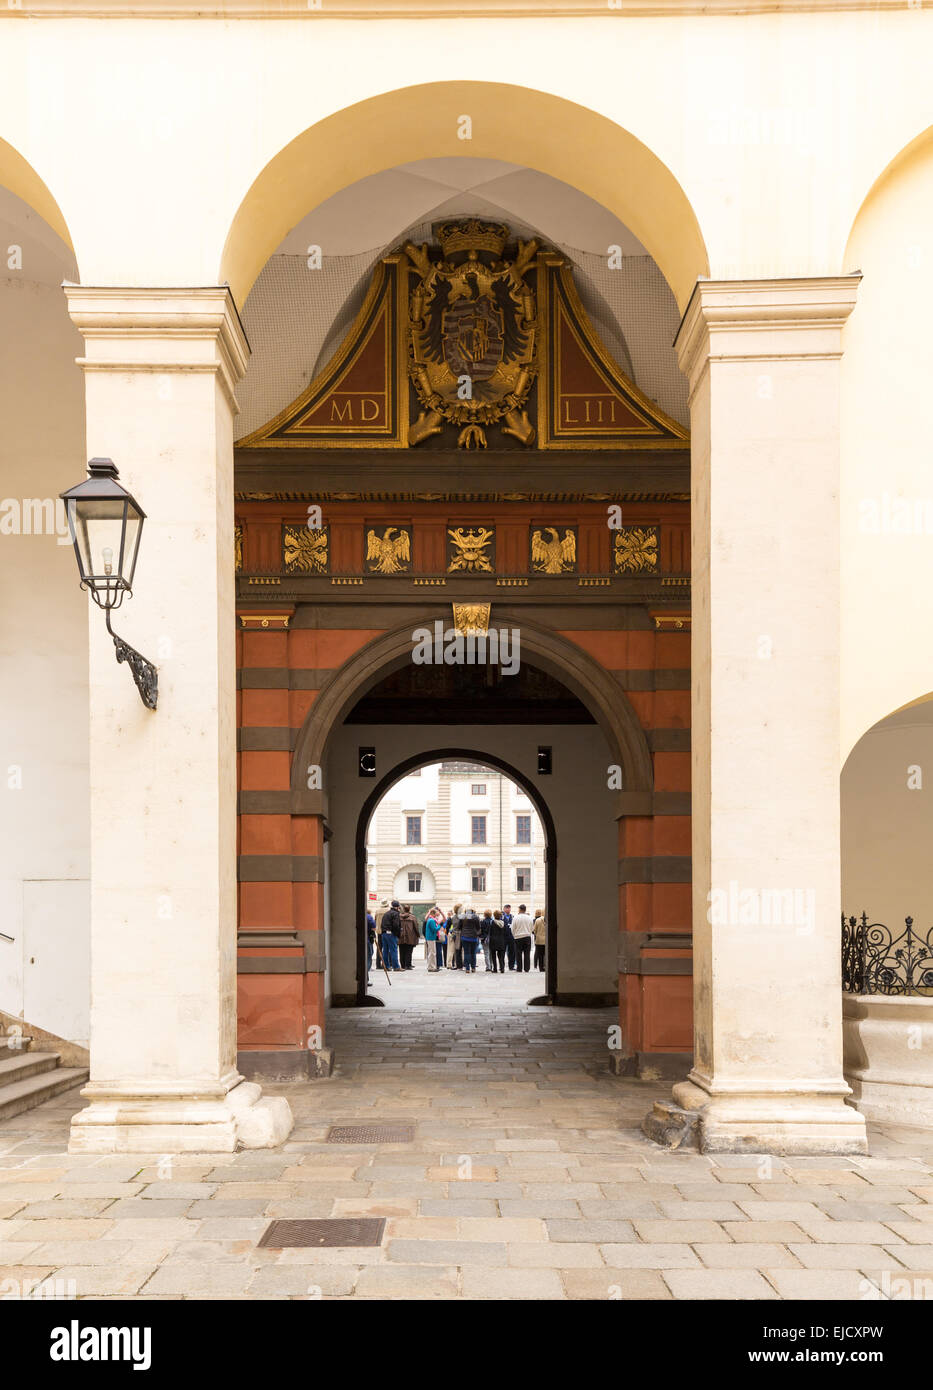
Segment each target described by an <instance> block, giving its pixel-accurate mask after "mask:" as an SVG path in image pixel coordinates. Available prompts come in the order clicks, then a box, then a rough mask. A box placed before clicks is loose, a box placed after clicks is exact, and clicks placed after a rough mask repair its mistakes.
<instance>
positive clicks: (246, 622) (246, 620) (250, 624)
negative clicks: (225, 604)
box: [237, 608, 295, 629]
mask: <svg viewBox="0 0 933 1390" xmlns="http://www.w3.org/2000/svg"><path fill="white" fill-rule="evenodd" d="M294 613H295V610H294V608H290V609H289V611H288V612H287V613H282V612H279V613H238V614H237V617H238V618H239V620H240V626H241V627H243V628H247V629H248V628H269V627H282V628H287V627H288V624H289V623H290V621H291V619H292V617H293V616H294Z"/></svg>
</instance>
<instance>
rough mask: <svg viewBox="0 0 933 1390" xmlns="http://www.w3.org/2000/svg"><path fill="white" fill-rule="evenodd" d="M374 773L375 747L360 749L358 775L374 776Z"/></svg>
mask: <svg viewBox="0 0 933 1390" xmlns="http://www.w3.org/2000/svg"><path fill="white" fill-rule="evenodd" d="M375 775H376V750H375V748H361V749H360V776H361V777H375Z"/></svg>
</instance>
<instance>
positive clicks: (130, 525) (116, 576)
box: [61, 459, 159, 709]
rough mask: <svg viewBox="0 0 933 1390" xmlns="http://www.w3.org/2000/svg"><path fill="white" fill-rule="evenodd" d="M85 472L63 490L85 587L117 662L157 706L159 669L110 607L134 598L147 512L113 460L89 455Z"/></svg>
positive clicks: (151, 704) (147, 701)
mask: <svg viewBox="0 0 933 1390" xmlns="http://www.w3.org/2000/svg"><path fill="white" fill-rule="evenodd" d="M87 472H88V476H87V478H86V480H85V481H84V482H83V483H78V485H77V487H72V488H69V489H68V491H67V492H63V493H62V494H61V498H62V501H63V502H64V503H65V511H66V515H67V517H68V528H69V530H70V531H71V539H72V541H73V543H74V548H75V555H76V556H77V559H78V573H79V574H80V576H81V588H82V589H89V590H90V591H91V597H92V598H93V600H94V602H95V603H96V604H98V606H99V607H101V608H103V610H104V612H105V614H106V619H107V631H108V632H109V633H110V636H111V637H112V638H113V645H114V647H115V649H116V657H117V661H125V662H126V663H127V665H128V666H129V668H130V671H131V672H132V674H133V679H134V681H135V682H136V688H137V690H138V691H139V695H140V699H141V700H142V702H143V704H144V705H145V706H146V707H147V708H148V709H155V707H156V704H157V702H158V697H159V675H158V672H157V670H156V668H155V667H154V666H153V665H152V662H151V661H147V660H146V658H145V657H144V656H141V655H140V654H139V652H138V651H136V650H135V649H134V648H133V647H131V646H130V645H129V643H128V642H124V640H123V638H122V637H118V636H117V634H116V633H115V632H114V630H113V628H112V627H111V626H110V612H111V609H113V608H119V607H120V604H121V603H122V602H123V599H124V597H126V596H127V595H129V596H130V597H132V593H133V575H134V573H135V571H136V557H137V554H138V553H139V538H140V536H141V535H142V529H143V522H144V521H145V519H146V513H145V512H144V511H143V510H142V508H141V507H140V506H139V504H138V503H137V501H136V499H135V498H134V497H132V496H131V495H130V494H129V493H128V492H127V490H126V488H125V487H123V486H122V485H121V484H120V482H119V477H120V475H119V473H118V472H117V469H116V467H115V465H114V463H113V462H112V460H111V459H91V461H90V463H89V464H88V466H87Z"/></svg>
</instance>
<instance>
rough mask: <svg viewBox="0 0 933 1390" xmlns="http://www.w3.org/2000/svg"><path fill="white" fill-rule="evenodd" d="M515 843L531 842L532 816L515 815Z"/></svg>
mask: <svg viewBox="0 0 933 1390" xmlns="http://www.w3.org/2000/svg"><path fill="white" fill-rule="evenodd" d="M515 843H516V844H517V845H530V844H531V816H516V817H515Z"/></svg>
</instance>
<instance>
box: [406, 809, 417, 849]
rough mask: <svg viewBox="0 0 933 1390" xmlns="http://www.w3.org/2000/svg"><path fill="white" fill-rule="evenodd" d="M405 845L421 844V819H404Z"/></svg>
mask: <svg viewBox="0 0 933 1390" xmlns="http://www.w3.org/2000/svg"><path fill="white" fill-rule="evenodd" d="M405 843H406V845H420V844H421V817H420V816H406V817H405Z"/></svg>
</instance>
